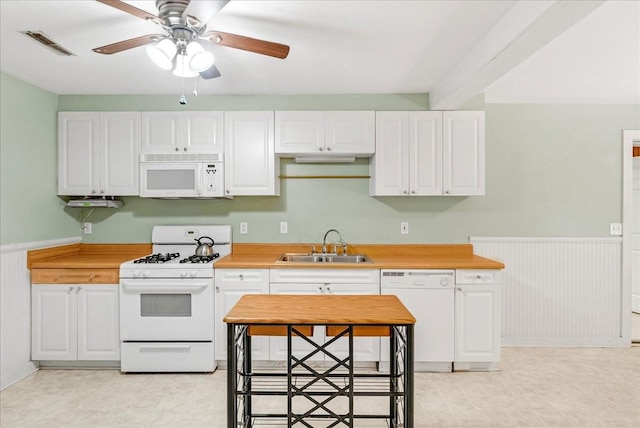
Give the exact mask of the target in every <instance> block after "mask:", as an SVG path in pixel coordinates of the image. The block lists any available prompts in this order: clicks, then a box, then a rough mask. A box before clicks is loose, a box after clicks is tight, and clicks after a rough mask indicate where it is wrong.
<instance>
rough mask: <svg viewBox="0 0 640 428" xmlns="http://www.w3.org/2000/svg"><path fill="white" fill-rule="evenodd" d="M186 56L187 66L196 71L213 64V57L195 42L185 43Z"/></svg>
mask: <svg viewBox="0 0 640 428" xmlns="http://www.w3.org/2000/svg"><path fill="white" fill-rule="evenodd" d="M187 57H188V58H189V62H188V64H189V68H190V69H191V70H193V71H196V72H201V71H205V70H207V69H208V68H209V67H211V66H212V65H213V62H214V60H215V58H214V57H213V54H212V53H211V52H209V51H206V50H204V48H203V47H202V46H201V45H200V44H199V43H196V42H191V43H189V44H188V45H187Z"/></svg>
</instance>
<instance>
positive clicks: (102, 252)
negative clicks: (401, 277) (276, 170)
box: [27, 243, 504, 269]
mask: <svg viewBox="0 0 640 428" xmlns="http://www.w3.org/2000/svg"><path fill="white" fill-rule="evenodd" d="M312 245H313V246H315V248H316V249H317V250H318V251H319V250H320V248H321V247H322V245H321V244H286V243H283V244H233V253H232V254H231V255H229V256H227V257H224V258H222V259H220V260H218V261H217V262H216V264H215V267H216V268H221V269H224V268H236V269H242V268H245V269H246V268H261V269H275V268H278V269H280V268H282V269H310V268H313V269H504V264H503V263H501V262H499V261H496V260H491V259H487V258H484V257H480V256H477V255H475V254H473V246H472V245H471V244H408V245H395V244H355V245H349V246H348V253H349V254H366V255H367V256H368V257H369V258H370V259H371V260H372V263H286V262H278V261H277V259H278V257H280V255H281V254H282V253H309V252H311V247H312ZM150 253H151V244H71V245H64V246H60V247H53V248H44V249H39V250H31V251H28V255H27V267H28V268H29V269H119V267H120V264H121V263H123V262H126V261H128V260H132V259H135V258H137V257H142V256H144V255H147V254H150Z"/></svg>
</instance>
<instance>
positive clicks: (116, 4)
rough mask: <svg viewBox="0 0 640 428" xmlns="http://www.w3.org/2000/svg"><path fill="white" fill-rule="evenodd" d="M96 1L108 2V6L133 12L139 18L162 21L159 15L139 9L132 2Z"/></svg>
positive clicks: (116, 0) (117, 0)
mask: <svg viewBox="0 0 640 428" xmlns="http://www.w3.org/2000/svg"><path fill="white" fill-rule="evenodd" d="M96 1H99V2H100V3H103V4H106V5H107V6H111V7H114V8H116V9H120V10H121V11H123V12H127V13H128V14H131V15H133V16H137V17H138V18H142V19H148V20H151V21H155V22H157V23H162V20H161V19H160V18H159V17H157V16H155V15H154V14H152V13H149V12H147V11H145V10H142V9H138V8H137V7H135V6H131V5H130V4H128V3H125V2H123V1H120V0H96Z"/></svg>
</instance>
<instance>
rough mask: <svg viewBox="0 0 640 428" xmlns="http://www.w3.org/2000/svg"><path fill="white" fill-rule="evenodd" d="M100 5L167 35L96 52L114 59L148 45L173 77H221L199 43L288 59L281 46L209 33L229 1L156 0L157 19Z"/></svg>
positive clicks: (114, 2) (116, 0)
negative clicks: (161, 29)
mask: <svg viewBox="0 0 640 428" xmlns="http://www.w3.org/2000/svg"><path fill="white" fill-rule="evenodd" d="M97 1H98V2H100V3H104V4H106V5H108V6H111V7H114V8H116V9H119V10H121V11H123V12H126V13H129V14H131V15H133V16H136V17H138V18H142V19H145V20H149V21H152V22H154V23H156V24H158V25H159V26H161V27H162V28H163V29H164V30H165V31H166V32H167V34H148V35H145V36H140V37H134V38H132V39H128V40H122V41H120V42H116V43H112V44H109V45H105V46H100V47H98V48H95V49H93V51H94V52H96V53H100V54H105V55H111V54H114V53H118V52H122V51H125V50H128V49H132V48H136V47H139V46H144V45H149V46H147V53H148V54H149V56H150V57H151V59H152V60H153V61H154V62H155V63H156V64H157V65H158V66H160V67H161V68H164V69H166V70H169V69H173V70H174V74H176V75H178V76H184V77H193V76H198V74H199V75H200V76H201V77H202V78H203V79H212V78H215V77H220V71H219V70H218V68H217V67H216V66H215V65H214V64H213V61H214V59H213V54H212V53H211V52H209V51H208V50H206V49H204V48H203V47H202V45H200V44H199V43H198V41H199V40H204V41H207V42H211V43H214V44H217V45H220V46H226V47H230V48H235V49H241V50H245V51H249V52H254V53H258V54H262V55H267V56H271V57H275V58H280V59H284V58H286V57H287V55H288V54H289V46H287V45H283V44H280V43H274V42H268V41H265V40H259V39H254V38H251V37H246V36H240V35H237V34H231V33H224V32H222V31H216V30H208V31H207V23H208V22H209V21H210V20H211V18H213V16H214V15H215V14H216V13H217V12H218V11H219V10H220V9H222V8H223V7H224V6H225V5H226V4H227V3H228V2H229V0H210V1H202V0H198V1H189V0H156V7H157V8H158V16H156V15H153V14H151V13H149V12H147V11H144V10H142V9H138V8H137V7H135V6H132V5H130V4H128V3H125V2H123V1H120V0H97Z"/></svg>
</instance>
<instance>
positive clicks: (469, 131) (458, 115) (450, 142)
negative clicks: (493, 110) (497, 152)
mask: <svg viewBox="0 0 640 428" xmlns="http://www.w3.org/2000/svg"><path fill="white" fill-rule="evenodd" d="M442 134H443V138H442V144H443V156H442V158H443V180H444V182H443V187H444V194H445V195H450V196H457V195H460V196H472V195H484V194H485V187H484V175H485V170H484V168H485V165H484V112H482V111H445V112H443V131H442Z"/></svg>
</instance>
